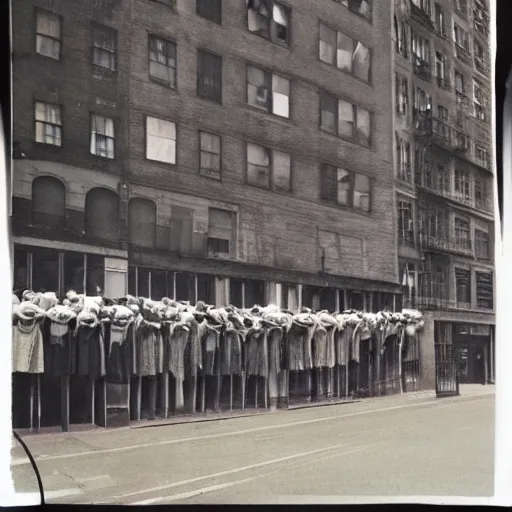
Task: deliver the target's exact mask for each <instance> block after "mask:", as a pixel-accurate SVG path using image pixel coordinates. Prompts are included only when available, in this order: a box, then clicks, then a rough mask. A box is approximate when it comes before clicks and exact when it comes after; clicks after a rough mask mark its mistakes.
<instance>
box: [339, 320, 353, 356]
mask: <svg viewBox="0 0 512 512" xmlns="http://www.w3.org/2000/svg"><path fill="white" fill-rule="evenodd" d="M352 334H353V328H352V326H351V325H348V324H347V325H346V326H345V328H344V329H343V330H342V331H337V332H336V334H335V336H336V363H337V364H338V365H341V366H346V365H347V364H348V358H349V353H350V348H351V342H352Z"/></svg>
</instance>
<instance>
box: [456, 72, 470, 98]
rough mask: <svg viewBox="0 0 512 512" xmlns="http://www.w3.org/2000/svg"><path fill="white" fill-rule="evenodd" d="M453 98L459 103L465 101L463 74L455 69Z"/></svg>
mask: <svg viewBox="0 0 512 512" xmlns="http://www.w3.org/2000/svg"><path fill="white" fill-rule="evenodd" d="M455 98H456V101H457V104H459V105H461V104H464V103H467V100H466V98H467V94H466V79H465V77H464V75H463V74H462V73H461V72H460V71H457V70H455Z"/></svg>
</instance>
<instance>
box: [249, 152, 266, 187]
mask: <svg viewBox="0 0 512 512" xmlns="http://www.w3.org/2000/svg"><path fill="white" fill-rule="evenodd" d="M247 182H248V183H249V184H250V185H258V186H260V187H266V188H268V187H269V186H270V159H269V151H268V149H266V148H263V147H261V146H256V145H255V144H247Z"/></svg>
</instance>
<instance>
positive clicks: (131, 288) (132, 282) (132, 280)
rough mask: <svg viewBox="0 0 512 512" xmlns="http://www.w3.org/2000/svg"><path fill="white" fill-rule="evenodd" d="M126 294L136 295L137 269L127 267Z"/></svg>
mask: <svg viewBox="0 0 512 512" xmlns="http://www.w3.org/2000/svg"><path fill="white" fill-rule="evenodd" d="M128 293H129V294H130V295H137V267H131V266H130V267H128Z"/></svg>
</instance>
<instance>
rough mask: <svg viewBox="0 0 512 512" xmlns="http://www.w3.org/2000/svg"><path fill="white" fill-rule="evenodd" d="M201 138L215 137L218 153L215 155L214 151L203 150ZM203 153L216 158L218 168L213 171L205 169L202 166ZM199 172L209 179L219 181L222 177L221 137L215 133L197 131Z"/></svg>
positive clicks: (212, 169)
mask: <svg viewBox="0 0 512 512" xmlns="http://www.w3.org/2000/svg"><path fill="white" fill-rule="evenodd" d="M203 136H207V137H215V138H216V139H218V142H219V152H218V153H215V152H214V151H210V150H209V149H208V148H206V149H204V148H203ZM203 153H205V154H207V155H215V156H218V159H219V168H218V169H215V168H212V167H207V166H205V165H203ZM199 171H200V173H201V174H203V175H205V176H208V177H210V178H215V179H218V180H220V179H221V175H222V137H221V136H220V135H218V134H216V133H212V132H207V131H204V130H200V131H199Z"/></svg>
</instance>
